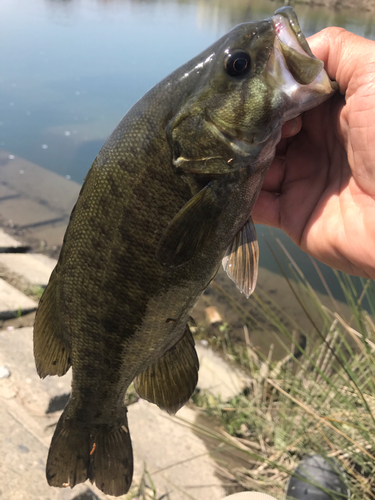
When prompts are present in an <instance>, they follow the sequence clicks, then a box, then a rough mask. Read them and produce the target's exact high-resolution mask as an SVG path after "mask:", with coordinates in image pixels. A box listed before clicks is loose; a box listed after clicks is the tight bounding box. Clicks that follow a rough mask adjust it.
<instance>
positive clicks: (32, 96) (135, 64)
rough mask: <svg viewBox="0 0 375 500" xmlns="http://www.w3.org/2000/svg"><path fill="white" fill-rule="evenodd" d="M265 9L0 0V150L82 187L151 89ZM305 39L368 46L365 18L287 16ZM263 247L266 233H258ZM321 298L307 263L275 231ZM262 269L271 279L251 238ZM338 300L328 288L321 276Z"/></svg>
mask: <svg viewBox="0 0 375 500" xmlns="http://www.w3.org/2000/svg"><path fill="white" fill-rule="evenodd" d="M281 5H283V3H278V2H276V1H270V0H253V1H250V0H246V1H244V0H233V1H231V2H228V1H227V0H191V1H190V0H181V1H178V0H159V1H158V0H154V1H152V0H138V1H137V0H112V1H111V0H33V1H32V2H30V0H1V1H0V149H6V150H7V151H10V152H11V153H13V154H15V155H19V156H22V157H24V158H26V159H28V160H30V161H32V162H35V163H37V164H39V165H41V166H42V167H45V168H46V169H49V170H53V171H55V172H57V173H59V174H60V175H62V176H66V177H67V178H71V179H72V180H75V181H77V182H80V183H81V182H82V181H83V179H84V176H85V174H86V172H87V170H88V169H89V167H90V165H91V163H92V162H93V160H94V158H95V156H96V154H97V153H98V151H99V149H100V148H101V146H102V145H103V143H104V141H105V139H106V137H107V136H108V135H109V134H110V132H111V131H112V130H113V129H114V127H115V126H116V124H117V123H118V122H119V121H120V119H121V118H122V116H123V115H124V114H125V113H126V112H127V110H128V109H129V108H130V107H131V106H132V105H133V104H134V102H135V101H136V100H138V99H139V98H140V97H141V96H142V95H143V94H144V93H145V92H146V91H147V90H148V89H149V88H150V87H152V86H153V85H154V84H156V83H157V82H158V81H159V80H160V79H161V78H163V77H164V76H166V75H167V74H169V73H170V72H171V71H173V70H174V69H175V68H177V67H178V66H179V65H181V64H182V63H184V62H185V61H187V60H188V59H190V58H191V57H193V56H194V55H196V54H198V53H199V52H200V51H202V50H203V49H204V48H206V47H207V46H208V45H209V44H211V43H212V42H213V41H215V39H217V38H218V37H219V36H221V35H222V34H224V33H225V32H226V31H228V30H229V29H230V28H232V27H233V26H235V25H236V24H238V23H240V22H243V21H249V20H255V19H262V18H264V17H268V16H270V15H272V14H273V12H274V11H275V10H276V9H277V8H278V7H280V6H281ZM295 9H296V12H297V14H298V16H299V20H300V24H301V27H302V29H303V31H304V33H305V34H306V35H311V34H313V33H315V32H317V31H319V30H320V29H322V28H324V27H325V26H329V25H331V26H333V25H335V26H343V27H345V28H347V29H348V30H351V31H354V32H356V33H357V34H360V35H363V36H366V37H368V38H375V20H374V18H373V17H370V16H369V14H368V13H360V12H357V11H327V10H325V9H323V8H311V7H307V6H303V5H300V4H299V5H297V6H295ZM258 232H259V234H260V235H261V234H263V233H264V234H265V235H266V236H267V237H268V238H269V239H270V238H271V241H272V237H271V236H270V232H269V229H268V228H265V227H261V228H259V229H258ZM275 234H276V236H278V237H280V238H281V239H282V240H283V241H284V243H285V244H286V245H287V247H288V249H289V250H290V251H291V252H292V254H293V256H294V258H295V259H296V260H297V261H298V263H299V264H300V265H301V266H302V267H303V269H304V272H305V273H306V275H307V276H308V279H309V281H310V282H311V283H312V284H313V286H315V287H316V288H317V289H320V290H322V285H321V282H320V279H319V278H318V276H317V274H316V272H315V270H314V269H313V267H312V265H311V263H310V261H309V259H308V258H307V256H305V255H304V254H302V252H299V251H298V250H297V249H296V247H294V245H293V244H292V243H291V242H290V241H289V240H288V239H287V238H286V237H285V236H283V235H282V233H281V232H279V231H276V232H275ZM260 250H261V265H262V266H265V267H267V268H269V269H271V270H274V271H277V272H278V271H279V270H278V267H277V264H276V262H275V260H274V258H273V257H272V255H271V254H270V252H269V250H268V248H267V247H266V245H265V243H264V240H263V238H262V236H260ZM323 268H324V272H325V273H326V278H327V280H328V282H329V284H330V286H331V287H332V288H333V289H334V291H335V294H336V296H339V295H340V293H339V290H338V288H337V285H336V282H335V278H334V277H333V275H332V273H330V272H329V270H328V268H325V267H324V266H322V269H323Z"/></svg>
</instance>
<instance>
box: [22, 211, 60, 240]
mask: <svg viewBox="0 0 375 500" xmlns="http://www.w3.org/2000/svg"><path fill="white" fill-rule="evenodd" d="M68 222H69V218H68V217H67V218H66V219H64V220H61V221H58V222H50V223H49V224H44V225H42V226H37V227H29V228H27V229H24V230H23V234H24V235H25V236H31V237H32V238H33V239H36V240H39V241H41V242H44V243H45V244H47V245H48V246H49V247H58V246H59V245H62V241H63V238H64V234H65V230H66V226H67V225H68Z"/></svg>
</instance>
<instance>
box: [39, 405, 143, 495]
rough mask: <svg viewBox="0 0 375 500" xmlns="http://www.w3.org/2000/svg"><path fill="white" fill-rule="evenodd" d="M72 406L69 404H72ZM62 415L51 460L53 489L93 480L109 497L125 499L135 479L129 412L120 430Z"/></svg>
mask: <svg viewBox="0 0 375 500" xmlns="http://www.w3.org/2000/svg"><path fill="white" fill-rule="evenodd" d="M68 404H69V403H68ZM66 410H67V408H66V409H65V411H64V413H63V414H62V415H61V417H60V420H59V422H58V424H57V427H56V430H55V434H54V435H53V438H52V442H51V446H50V450H49V454H48V459H47V468H46V474H47V481H48V484H49V485H50V486H58V487H60V488H61V487H63V486H70V487H71V488H73V486H75V485H76V484H78V483H83V482H84V481H86V479H90V481H91V482H92V483H95V484H96V486H97V487H98V488H99V489H100V490H102V491H103V492H104V493H105V494H107V495H114V496H119V495H124V494H125V493H127V492H128V490H129V488H130V485H131V482H132V477H133V451H132V445H131V440H130V434H129V429H128V422H127V418H126V408H124V413H123V415H122V416H121V417H122V418H121V422H120V423H119V421H117V422H116V425H117V427H114V426H108V425H100V426H96V427H93V428H91V429H89V428H88V427H87V426H86V425H85V423H83V422H80V421H78V420H76V419H74V418H71V417H67V416H66V415H67V411H66Z"/></svg>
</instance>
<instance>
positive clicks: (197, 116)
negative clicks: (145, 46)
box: [34, 7, 336, 496]
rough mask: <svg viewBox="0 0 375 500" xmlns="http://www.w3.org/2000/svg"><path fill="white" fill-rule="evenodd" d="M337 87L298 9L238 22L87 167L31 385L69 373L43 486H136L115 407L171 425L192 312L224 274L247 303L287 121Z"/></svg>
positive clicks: (184, 389)
mask: <svg viewBox="0 0 375 500" xmlns="http://www.w3.org/2000/svg"><path fill="white" fill-rule="evenodd" d="M335 89H336V86H335V84H334V83H333V82H331V81H330V80H329V78H328V76H327V74H326V73H325V71H324V69H323V63H322V62H321V61H318V60H317V59H316V58H315V57H314V56H313V55H312V53H311V50H310V48H309V46H308V44H307V42H306V40H305V38H304V36H303V34H302V33H301V31H300V28H299V25H298V20H297V18H296V15H295V13H294V11H293V9H292V8H290V7H284V8H282V9H279V10H278V11H276V13H275V15H274V16H273V17H272V18H269V19H266V20H264V21H260V22H255V23H243V24H240V25H239V26H237V27H235V28H234V29H233V30H231V31H230V32H229V33H228V34H226V35H224V36H223V37H222V38H220V39H219V40H218V41H217V42H216V43H214V44H213V45H212V46H211V47H209V48H208V49H206V50H205V51H204V52H202V53H201V54H200V55H199V56H197V57H195V58H194V59H192V60H191V61H189V62H188V63H186V64H185V65H183V66H182V67H181V68H179V69H177V70H176V71H175V72H174V73H172V74H171V75H169V76H168V77H167V78H165V79H164V80H163V81H162V82H160V83H159V84H158V85H156V86H155V87H154V88H153V89H151V90H150V91H149V92H148V93H147V94H146V95H145V96H144V97H143V98H142V99H141V100H140V101H139V102H138V103H136V104H135V105H134V106H133V108H132V109H131V110H130V111H129V112H128V113H127V115H126V116H125V117H124V118H123V120H122V121H121V122H120V124H119V125H118V126H117V128H116V129H115V130H114V132H113V133H112V135H111V136H110V137H109V139H108V140H107V141H106V143H105V144H104V146H103V148H102V150H101V151H100V153H99V155H98V157H97V158H96V160H95V161H94V163H93V165H92V167H91V169H90V171H89V173H88V175H87V177H86V179H85V182H84V185H83V187H82V190H81V193H80V195H79V198H78V200H77V203H76V206H75V207H74V209H73V212H72V215H71V219H70V223H69V226H68V228H67V231H66V234H65V237H64V242H63V246H62V249H61V253H60V257H59V260H58V263H57V265H56V268H55V270H54V271H53V273H52V275H51V278H50V282H49V284H48V286H47V288H46V290H45V292H44V294H43V296H42V299H41V301H40V305H39V308H38V311H37V315H36V320H35V326H34V355H35V362H36V367H37V371H38V374H39V375H40V376H41V377H45V376H47V375H59V376H62V375H64V374H65V373H66V371H67V370H68V369H69V367H70V366H72V370H73V381H72V394H71V397H70V400H69V402H68V404H67V406H66V408H65V410H64V412H63V414H62V415H61V417H60V420H59V422H58V424H57V427H56V430H55V433H54V436H53V438H52V442H51V447H50V450H49V454H48V460H47V467H46V474H47V480H48V483H49V484H50V485H52V486H59V487H62V486H65V485H69V486H71V487H73V486H74V485H75V484H77V483H80V482H83V481H85V480H86V479H90V480H91V482H93V483H95V484H96V486H97V487H98V488H100V489H101V490H102V491H103V492H104V493H106V494H110V495H116V496H118V495H122V494H124V493H126V492H127V491H128V490H129V487H130V485H131V481H132V474H133V456H132V446H131V439H130V434H129V429H128V423H127V417H126V407H125V406H124V397H125V393H126V390H127V388H128V387H129V385H130V383H131V382H132V381H133V380H135V386H136V389H137V391H138V393H139V395H140V396H141V397H142V398H144V399H147V400H148V401H151V402H153V403H156V404H157V405H158V406H159V407H160V408H163V409H165V410H166V411H168V412H169V413H175V412H176V411H177V410H178V409H179V408H180V407H181V406H183V405H184V404H185V403H186V401H188V399H189V397H190V396H191V394H192V393H193V391H194V388H195V386H196V383H197V379H198V365H199V364H198V359H197V355H196V352H195V347H194V340H193V338H192V335H191V333H190V330H189V326H188V322H189V318H190V311H191V309H192V308H193V306H194V305H195V303H196V301H197V300H198V298H199V296H200V295H201V294H202V292H203V291H204V290H205V289H206V287H207V286H208V285H209V283H210V282H211V281H212V279H213V278H214V276H215V275H216V273H217V271H218V268H219V265H220V263H221V262H222V263H223V266H224V268H225V270H226V271H227V273H228V275H229V277H230V278H231V279H233V281H234V282H235V283H236V285H237V286H238V288H239V289H240V290H241V291H242V292H243V293H245V294H246V296H249V295H250V294H251V293H252V291H253V289H254V287H255V284H256V278H257V272H258V245H257V239H256V232H255V227H254V225H253V223H252V220H251V211H252V208H253V205H254V203H255V201H256V199H257V196H258V193H259V191H260V189H261V186H262V182H263V179H264V177H265V174H266V172H267V169H268V167H269V165H270V163H271V161H272V159H273V157H274V155H275V147H276V144H277V143H278V141H279V140H280V135H281V127H282V125H283V123H284V122H285V121H287V120H290V119H292V118H294V117H296V116H298V115H299V114H300V113H302V112H303V111H305V110H307V109H310V108H311V107H314V106H316V105H318V104H319V103H321V102H323V101H324V100H326V99H327V98H328V97H329V96H330V95H331V94H332V93H333V92H334V91H335Z"/></svg>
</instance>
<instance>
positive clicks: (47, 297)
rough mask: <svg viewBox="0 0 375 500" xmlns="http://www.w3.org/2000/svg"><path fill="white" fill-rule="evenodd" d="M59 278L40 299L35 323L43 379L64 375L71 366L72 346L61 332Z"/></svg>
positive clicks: (36, 354) (53, 277) (37, 359)
mask: <svg viewBox="0 0 375 500" xmlns="http://www.w3.org/2000/svg"><path fill="white" fill-rule="evenodd" d="M56 293H57V276H56V271H53V273H52V275H51V279H50V281H49V283H48V285H47V288H46V289H45V290H44V293H43V295H42V298H41V299H40V303H39V307H38V310H37V313H36V317H35V323H34V357H35V365H36V369H37V372H38V374H39V376H40V377H41V378H44V377H46V376H47V375H59V376H61V375H64V374H65V373H66V372H67V371H68V370H69V367H70V365H71V361H70V346H69V343H68V342H67V340H66V339H65V338H64V335H63V333H62V331H61V323H60V320H59V313H58V310H59V308H58V300H57V297H56Z"/></svg>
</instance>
